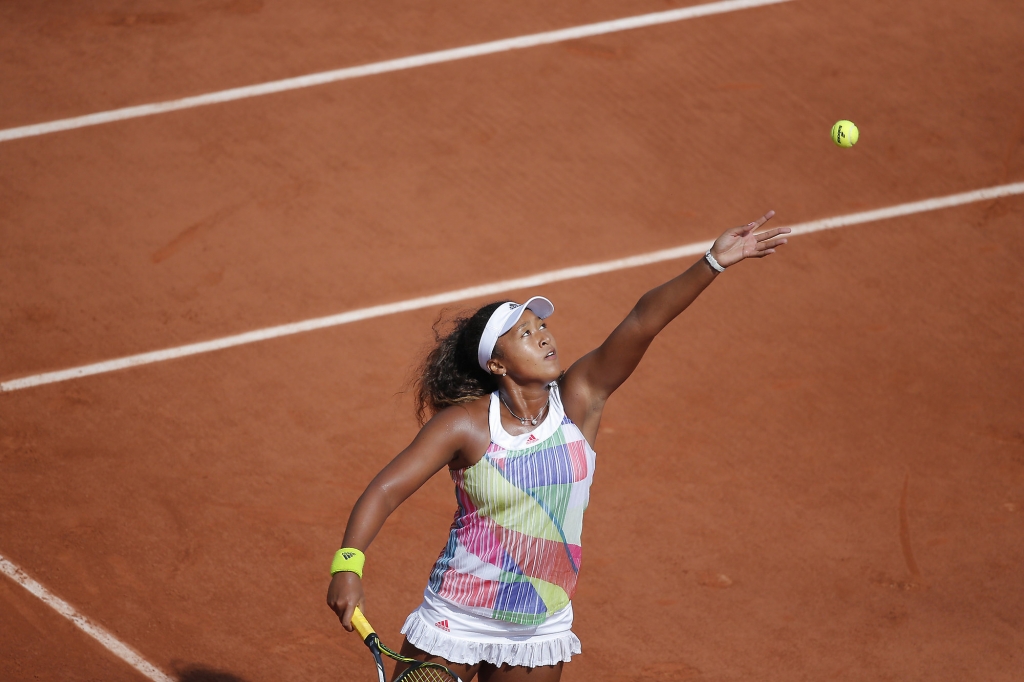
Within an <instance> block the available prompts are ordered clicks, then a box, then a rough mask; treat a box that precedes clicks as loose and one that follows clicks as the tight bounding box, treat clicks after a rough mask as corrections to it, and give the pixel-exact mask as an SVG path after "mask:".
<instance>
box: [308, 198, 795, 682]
mask: <svg viewBox="0 0 1024 682" xmlns="http://www.w3.org/2000/svg"><path fill="white" fill-rule="evenodd" d="M773 215H774V212H773V211H769V212H768V213H767V214H765V215H764V216H762V217H761V218H759V219H758V220H755V221H754V222H752V223H748V224H747V225H744V226H742V227H737V228H734V229H731V230H727V231H726V232H725V233H724V234H723V235H722V236H721V237H719V238H718V239H717V240H716V241H715V242H714V245H713V246H712V247H711V248H710V249H709V250H708V252H707V253H706V254H705V256H704V258H702V259H701V260H699V261H698V262H696V263H695V264H694V265H692V266H691V267H690V268H689V269H687V270H686V271H685V272H684V273H682V274H681V275H679V276H677V277H676V278H674V279H672V280H670V281H669V282H666V283H665V284H662V285H661V286H659V287H657V288H655V289H652V290H651V291H649V292H647V293H646V294H644V295H643V296H642V297H641V298H640V300H639V302H638V303H637V304H636V306H635V307H634V308H633V310H632V311H630V313H629V314H628V315H627V316H626V319H625V320H623V321H622V323H621V324H619V326H618V327H616V328H615V330H614V331H612V333H611V335H610V336H608V338H607V339H606V340H605V341H604V343H602V344H601V346H600V347H598V348H597V349H595V350H593V351H591V352H590V353H588V354H586V355H584V356H583V357H582V358H580V359H578V360H577V361H576V362H574V363H572V365H571V366H570V367H569V368H568V369H566V370H563V367H562V359H561V357H560V356H559V354H558V349H557V345H556V343H555V338H554V336H553V335H552V333H551V331H550V330H549V329H548V325H547V322H546V320H547V318H548V316H550V315H551V314H552V313H553V312H554V306H553V305H552V304H551V302H550V301H548V300H547V299H546V298H542V297H540V296H535V297H533V298H531V299H529V300H528V301H526V303H524V304H521V305H520V304H517V303H513V302H507V301H501V302H498V303H492V304H490V305H486V306H484V307H483V308H481V309H480V310H478V311H476V313H475V314H473V315H470V316H467V317H463V318H460V319H458V320H457V321H456V323H455V325H454V328H453V330H452V331H451V332H450V333H449V334H448V335H447V336H444V337H443V338H439V339H438V342H437V345H436V347H435V348H434V349H433V350H432V351H431V352H430V353H429V355H428V356H427V359H426V361H425V362H424V365H423V369H422V373H421V375H420V377H419V381H418V391H417V400H418V416H419V417H420V422H421V423H423V421H424V417H427V416H429V421H426V423H425V424H424V426H423V427H422V428H421V429H420V431H419V433H418V434H417V435H416V438H415V439H414V440H413V442H412V443H411V444H410V445H409V446H408V447H407V448H406V449H405V450H403V451H402V452H401V453H399V454H398V456H397V457H395V458H394V459H393V460H392V461H391V463H389V464H388V465H387V466H386V467H384V469H383V470H382V471H381V472H380V473H379V474H377V476H376V478H374V479H373V481H372V482H371V483H370V485H369V486H368V487H367V488H366V491H365V492H364V493H363V494H362V496H361V497H360V498H359V500H358V501H357V502H356V504H355V507H354V508H353V509H352V514H351V516H350V517H349V520H348V527H347V529H346V531H345V539H344V545H343V547H342V549H340V550H339V551H338V554H337V555H336V557H335V561H334V563H333V564H332V567H331V571H332V574H333V576H332V579H331V584H330V587H329V589H328V591H327V603H328V605H329V606H330V607H331V608H332V609H333V610H334V611H335V613H337V615H338V617H339V618H340V619H341V624H342V625H343V626H344V627H345V629H347V630H352V625H351V619H352V613H353V610H354V609H355V607H356V606H359V607H360V608H362V603H363V587H362V584H361V576H362V568H363V561H364V555H363V551H365V550H366V548H367V547H369V545H370V543H371V542H372V541H373V539H374V537H375V536H376V535H377V533H378V531H380V528H381V526H382V525H383V524H384V521H385V520H386V519H387V517H388V515H389V514H391V513H392V512H393V511H394V510H395V508H397V507H398V505H400V504H401V503H402V502H403V501H404V500H405V499H406V498H408V497H409V496H410V495H412V494H413V493H414V492H415V491H416V490H417V489H419V487H420V486H422V485H423V484H424V483H425V482H426V481H427V479H429V478H430V477H431V476H433V475H434V474H435V473H437V472H438V471H440V470H441V469H442V468H444V467H448V470H449V473H450V474H451V477H452V480H453V481H454V482H455V498H456V501H457V502H458V510H457V511H456V513H455V520H454V522H453V523H452V526H451V531H450V534H449V537H448V542H447V544H446V545H445V547H444V549H443V550H442V551H441V554H440V556H439V557H438V559H437V562H436V563H435V564H434V567H433V570H432V571H431V573H430V578H429V581H428V582H427V587H426V590H425V591H424V594H423V602H422V603H421V604H420V606H419V607H418V608H417V609H416V610H414V611H413V612H412V614H410V615H409V617H408V618H407V619H406V621H405V625H404V626H403V627H402V634H404V635H405V642H404V644H403V646H402V651H401V653H402V654H405V655H406V656H409V657H412V658H416V659H419V660H430V661H434V662H437V663H441V664H443V665H446V666H448V667H449V668H451V669H452V670H453V671H454V672H455V673H457V674H458V675H459V677H461V678H462V679H463V680H465V681H466V682H468V681H469V680H471V679H473V678H474V677H477V679H479V680H480V681H481V682H513V681H516V680H530V681H532V682H555V681H557V680H558V679H559V678H560V676H561V673H562V666H563V664H564V663H565V662H567V661H569V660H570V658H571V657H572V655H573V654H578V653H580V641H579V639H577V638H576V635H574V634H573V633H572V630H571V628H572V619H573V614H572V603H571V601H570V600H571V598H572V596H573V593H574V592H575V589H576V577H577V574H578V572H579V568H580V558H581V549H580V535H581V532H582V524H583V512H584V510H585V509H586V507H587V502H588V500H589V488H590V483H591V480H592V479H593V475H594V461H595V454H594V450H593V448H592V445H593V443H594V442H595V440H596V438H597V432H598V425H599V424H600V423H601V413H602V411H603V410H604V405H605V401H606V400H608V396H610V395H611V394H612V392H613V391H615V389H616V388H618V387H619V386H620V385H621V384H622V382H624V381H625V380H626V379H627V378H628V377H629V375H630V374H632V373H633V370H634V369H636V366H637V364H638V363H639V362H640V359H641V358H642V357H643V355H644V353H645V352H646V351H647V348H648V346H649V345H650V344H651V342H652V341H653V340H654V337H655V336H657V334H658V332H660V331H661V330H662V329H664V328H665V326H666V325H667V324H668V323H669V322H671V321H672V320H673V319H674V318H675V317H676V316H677V315H679V314H680V313H681V312H683V310H685V309H686V307H687V306H689V305H690V303H692V302H693V301H694V300H695V299H696V298H697V296H698V295H699V294H700V293H701V292H702V291H703V290H704V288H705V287H707V286H708V285H710V284H711V282H712V281H714V279H715V278H716V277H717V276H718V275H719V273H720V272H722V271H724V270H725V268H727V267H730V266H734V265H736V264H737V263H739V262H740V261H742V260H744V259H747V258H761V257H764V256H767V255H769V254H772V253H774V252H775V249H776V248H778V247H779V246H781V245H783V244H785V243H786V241H787V240H786V238H785V237H783V236H782V235H784V234H786V233H788V232H789V229H788V228H776V229H772V230H767V231H764V232H760V233H759V232H757V230H758V229H759V228H760V227H761V226H762V225H764V223H765V222H767V221H768V220H769V219H770V218H771V217H772V216H773ZM397 668H398V669H397V670H396V671H395V675H396V677H397V675H398V674H399V673H400V672H401V671H402V670H403V669H404V666H403V665H402V664H401V663H399V664H398V666H397Z"/></svg>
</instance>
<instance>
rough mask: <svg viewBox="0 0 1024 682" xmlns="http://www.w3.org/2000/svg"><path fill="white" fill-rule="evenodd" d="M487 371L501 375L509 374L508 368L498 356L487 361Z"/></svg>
mask: <svg viewBox="0 0 1024 682" xmlns="http://www.w3.org/2000/svg"><path fill="white" fill-rule="evenodd" d="M487 371H489V372H490V373H491V374H494V375H497V376H499V377H503V376H505V375H506V374H508V368H507V367H505V365H504V364H502V362H501V360H498V359H497V358H491V359H490V360H488V361H487Z"/></svg>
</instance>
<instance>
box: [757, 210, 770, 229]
mask: <svg viewBox="0 0 1024 682" xmlns="http://www.w3.org/2000/svg"><path fill="white" fill-rule="evenodd" d="M774 215H775V211H768V212H767V213H765V214H764V215H763V216H761V217H760V218H758V219H757V220H755V221H754V229H757V228H759V227H761V226H762V225H764V224H765V223H766V222H768V221H769V220H771V219H772V216H774Z"/></svg>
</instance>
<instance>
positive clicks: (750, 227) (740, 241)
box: [711, 211, 790, 268]
mask: <svg viewBox="0 0 1024 682" xmlns="http://www.w3.org/2000/svg"><path fill="white" fill-rule="evenodd" d="M773 215H775V211H768V212H767V213H765V214H764V215H763V216H761V217H760V218H758V219H757V220H755V221H754V222H752V223H747V224H746V225H743V226H741V227H734V228H732V229H731V230H726V232H725V234H723V235H722V236H721V237H719V238H718V239H716V240H715V244H714V246H712V247H711V255H712V256H714V257H715V260H716V261H718V264H719V265H721V266H722V267H723V268H727V267H729V266H730V265H735V264H736V263H739V262H740V261H741V260H743V259H744V258H764V257H765V256H767V255H769V254H772V253H775V249H776V247H779V246H782V245H783V244H785V243H786V242H787V241H788V240H787V239H786V238H785V237H780V236H779V235H783V234H789V232H790V229H789V228H788V227H777V228H775V229H774V230H767V231H765V232H757V229H758V228H760V227H761V226H762V225H764V224H765V223H766V222H768V221H769V220H771V217H772V216H773Z"/></svg>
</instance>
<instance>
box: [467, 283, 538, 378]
mask: <svg viewBox="0 0 1024 682" xmlns="http://www.w3.org/2000/svg"><path fill="white" fill-rule="evenodd" d="M527 308H529V309H530V310H532V311H533V312H534V314H535V315H536V316H537V317H539V318H540V319H542V320H543V319H544V318H546V317H548V316H549V315H550V314H551V313H553V312H555V306H554V304H553V303H552V302H551V301H549V300H548V299H546V298H544V297H543V296H534V297H533V298H531V299H530V300H529V301H527V302H526V303H513V302H512V301H509V302H508V303H502V304H501V305H500V306H498V307H497V309H496V310H495V311H494V312H493V313H491V319H489V320H487V326H486V327H484V333H483V334H482V335H481V336H480V345H479V346H477V350H476V359H477V362H479V363H480V367H481V368H482V369H483V370H484V371H485V372H488V373H489V372H490V370H489V369H487V361H488V360H490V359H491V354H493V353H494V346H495V344H497V343H498V337H499V336H501V335H502V334H504V333H505V332H507V331H508V330H509V329H511V328H512V327H514V326H515V324H516V322H518V321H519V318H520V317H522V316H523V311H524V310H526V309H527Z"/></svg>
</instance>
